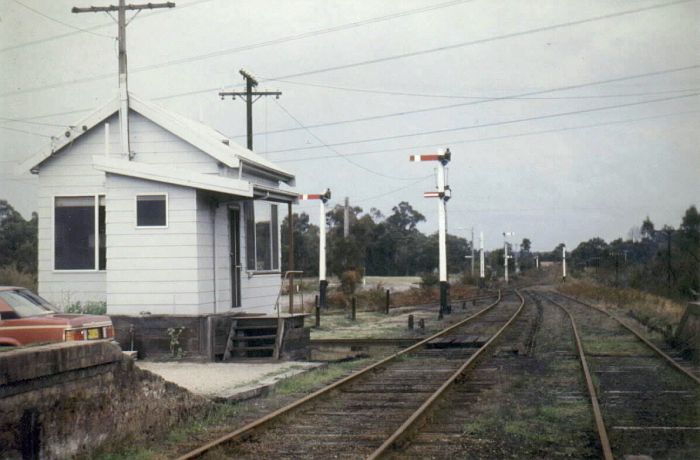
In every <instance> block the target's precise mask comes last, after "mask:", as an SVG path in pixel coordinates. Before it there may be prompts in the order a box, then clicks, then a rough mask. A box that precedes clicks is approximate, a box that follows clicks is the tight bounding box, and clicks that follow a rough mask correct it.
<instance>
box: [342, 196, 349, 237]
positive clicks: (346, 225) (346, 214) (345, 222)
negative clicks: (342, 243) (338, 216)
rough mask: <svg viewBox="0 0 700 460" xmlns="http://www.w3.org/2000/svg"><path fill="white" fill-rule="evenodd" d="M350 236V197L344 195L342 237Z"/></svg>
mask: <svg viewBox="0 0 700 460" xmlns="http://www.w3.org/2000/svg"><path fill="white" fill-rule="evenodd" d="M348 236H350V198H348V197H345V208H344V209H343V238H347V237H348Z"/></svg>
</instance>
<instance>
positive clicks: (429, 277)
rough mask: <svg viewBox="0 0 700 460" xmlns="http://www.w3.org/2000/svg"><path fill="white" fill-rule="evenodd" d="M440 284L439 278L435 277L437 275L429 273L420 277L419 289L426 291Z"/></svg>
mask: <svg viewBox="0 0 700 460" xmlns="http://www.w3.org/2000/svg"><path fill="white" fill-rule="evenodd" d="M439 282H440V278H439V277H438V276H437V274H435V273H432V272H429V273H423V274H422V275H421V276H420V287H422V288H423V289H428V288H432V287H435V286H437V285H438V283H439Z"/></svg>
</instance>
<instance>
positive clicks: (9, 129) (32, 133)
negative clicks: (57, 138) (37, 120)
mask: <svg viewBox="0 0 700 460" xmlns="http://www.w3.org/2000/svg"><path fill="white" fill-rule="evenodd" d="M0 129H6V130H8V131H16V132H18V133H24V134H31V135H32V136H38V137H46V138H48V139H51V136H48V135H46V134H39V133H35V132H33V131H27V130H25V129H19V128H11V127H9V126H0Z"/></svg>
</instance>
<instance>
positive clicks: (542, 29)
mask: <svg viewBox="0 0 700 460" xmlns="http://www.w3.org/2000/svg"><path fill="white" fill-rule="evenodd" d="M692 1H696V0H676V1H673V2H668V3H661V4H655V5H651V6H648V7H644V8H635V9H630V10H624V11H619V12H616V13H610V14H605V15H599V16H594V17H590V18H585V19H580V20H576V21H568V22H563V23H559V24H553V25H549V26H543V27H537V28H533V29H527V30H524V31H520V32H512V33H507V34H502V35H497V36H494V37H487V38H483V39H477V40H470V41H465V42H460V43H455V44H452V45H444V46H440V47H436V48H430V49H425V50H420V51H412V52H408V53H401V54H395V55H391V56H385V57H381V58H376V59H369V60H364V61H358V62H354V63H349V64H340V65H336V66H331V67H324V68H320V69H314V70H308V71H302V72H296V73H291V74H287V75H282V76H276V77H272V79H276V80H285V79H290V78H298V77H302V76H307V75H314V74H319V73H325V72H331V71H336V70H344V69H348V68H353V67H360V66H366V65H370V64H378V63H383V62H390V61H394V60H398V59H405V58H409V57H416V56H422V55H425V54H431V53H436V52H442V51H448V50H452V49H458V48H463V47H467V46H472V45H479V44H483V43H489V42H494V41H499V40H505V39H509V38H514V37H520V36H525V35H530V34H534V33H539V32H545V31H549V30H556V29H560V28H564V27H571V26H577V25H581V24H586V23H591V22H596V21H601V20H605V19H611V18H615V17H620V16H625V15H629V14H636V13H640V12H644V11H650V10H655V9H659V8H665V7H669V6H675V5H678V4H682V3H688V2H692ZM374 22H377V21H374ZM339 27H342V26H339ZM292 39H298V38H290V39H289V40H292ZM283 42H284V39H279V40H278V41H274V40H273V41H270V42H263V43H262V44H256V45H249V46H250V47H251V48H245V49H252V48H257V47H260V46H269V45H272V44H277V43H283ZM242 50H243V47H239V48H235V49H232V50H227V52H226V54H228V53H231V52H237V51H242ZM209 54H212V53H209ZM209 54H207V55H201V56H193V57H190V58H184V59H180V60H177V63H178V64H180V63H185V62H193V61H195V60H201V59H207V58H208V57H209ZM170 62H175V61H170ZM170 62H166V63H163V65H171V64H170ZM154 65H155V64H154ZM149 68H150V67H149ZM138 71H139V68H134V69H132V73H134V72H138ZM110 76H112V74H104V75H99V76H96V77H85V78H81V79H77V80H73V81H68V82H59V83H54V84H51V85H44V86H40V87H31V88H25V89H22V90H18V91H13V92H8V93H3V94H0V97H7V96H13V95H18V94H23V93H27V92H33V91H40V90H44V89H49V88H57V87H60V86H66V85H72V84H76V83H84V82H87V81H89V80H90V79H102V78H109V77H110ZM236 87H238V86H236ZM219 89H220V87H208V88H202V89H197V90H189V91H185V92H181V93H176V94H171V95H168V96H162V97H158V98H155V100H160V99H170V98H175V97H183V96H191V95H195V94H201V93H208V92H213V91H217V90H219Z"/></svg>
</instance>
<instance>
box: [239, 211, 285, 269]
mask: <svg viewBox="0 0 700 460" xmlns="http://www.w3.org/2000/svg"><path fill="white" fill-rule="evenodd" d="M277 208H278V206H277V205H276V204H271V203H268V202H265V201H246V202H244V203H243V219H244V221H245V229H246V265H247V267H248V270H250V271H274V270H279V221H278V216H277Z"/></svg>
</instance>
